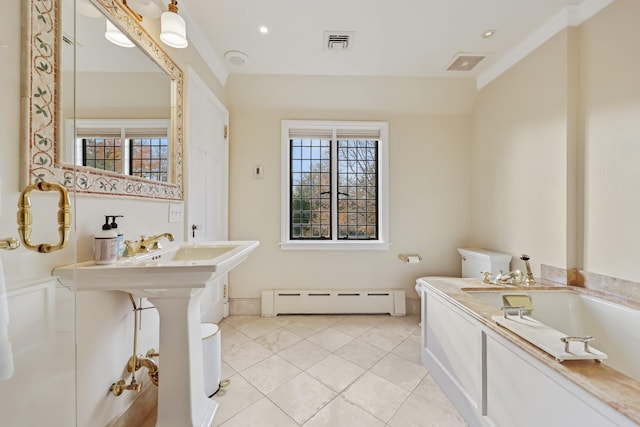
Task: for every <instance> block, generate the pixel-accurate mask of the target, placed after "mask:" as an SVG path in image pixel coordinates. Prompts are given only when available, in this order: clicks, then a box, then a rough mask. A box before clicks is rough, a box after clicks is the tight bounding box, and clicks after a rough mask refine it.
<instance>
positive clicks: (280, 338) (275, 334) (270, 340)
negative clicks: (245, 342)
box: [255, 328, 302, 353]
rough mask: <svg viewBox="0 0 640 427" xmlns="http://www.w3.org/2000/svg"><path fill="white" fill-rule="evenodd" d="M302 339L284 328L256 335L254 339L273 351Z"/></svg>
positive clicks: (275, 351)
mask: <svg viewBox="0 0 640 427" xmlns="http://www.w3.org/2000/svg"><path fill="white" fill-rule="evenodd" d="M301 340H302V337H300V336H298V335H296V334H294V333H293V332H290V331H288V330H286V329H284V328H278V329H276V330H273V331H271V332H267V333H266V334H264V335H262V336H260V337H258V338H256V339H255V341H256V342H257V343H258V344H260V345H262V346H263V347H264V348H267V349H269V350H271V351H273V352H274V353H277V352H279V351H281V350H284V349H285V348H287V347H291V346H292V345H293V344H295V343H297V342H299V341H301Z"/></svg>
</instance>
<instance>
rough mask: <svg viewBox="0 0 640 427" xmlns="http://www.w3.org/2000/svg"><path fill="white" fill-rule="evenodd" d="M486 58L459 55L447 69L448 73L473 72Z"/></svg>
mask: <svg viewBox="0 0 640 427" xmlns="http://www.w3.org/2000/svg"><path fill="white" fill-rule="evenodd" d="M484 58H485V55H478V54H472V53H458V54H456V56H455V58H453V61H451V63H450V64H449V66H448V67H447V71H471V70H473V69H474V68H475V66H476V65H478V64H479V63H480V61H482V60H483V59H484Z"/></svg>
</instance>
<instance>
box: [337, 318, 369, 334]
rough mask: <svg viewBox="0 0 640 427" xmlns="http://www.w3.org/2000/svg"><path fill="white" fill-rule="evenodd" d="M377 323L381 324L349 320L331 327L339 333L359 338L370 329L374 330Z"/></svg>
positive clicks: (362, 320) (360, 319)
mask: <svg viewBox="0 0 640 427" xmlns="http://www.w3.org/2000/svg"><path fill="white" fill-rule="evenodd" d="M377 323H379V322H371V321H367V320H366V319H362V318H353V319H352V318H347V319H344V320H342V321H340V322H338V323H336V324H334V325H332V326H331V327H332V328H333V329H335V330H337V331H340V332H342V333H345V334H347V335H351V336H352V337H354V338H357V337H359V336H360V335H362V334H364V333H365V332H367V331H368V330H369V329H371V328H373V327H374V326H375V324H377Z"/></svg>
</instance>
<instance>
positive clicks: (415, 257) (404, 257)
mask: <svg viewBox="0 0 640 427" xmlns="http://www.w3.org/2000/svg"><path fill="white" fill-rule="evenodd" d="M398 259H399V260H400V261H402V262H405V263H407V264H417V263H418V262H420V261H422V256H420V255H419V254H399V255H398Z"/></svg>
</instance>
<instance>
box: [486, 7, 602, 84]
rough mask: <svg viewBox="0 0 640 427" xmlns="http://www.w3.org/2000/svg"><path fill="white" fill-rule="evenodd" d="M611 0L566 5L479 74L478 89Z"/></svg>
mask: <svg viewBox="0 0 640 427" xmlns="http://www.w3.org/2000/svg"><path fill="white" fill-rule="evenodd" d="M613 1H614V0H586V1H584V2H582V3H581V4H579V5H568V6H567V7H565V8H564V9H562V10H561V11H560V12H558V13H557V14H556V15H555V16H553V17H552V18H551V19H549V20H548V21H547V22H546V23H545V24H544V25H543V26H542V27H540V28H538V30H536V31H535V32H534V33H533V34H531V35H530V36H529V37H527V38H526V39H525V40H524V41H523V42H522V43H520V44H519V45H518V46H516V47H515V48H514V49H512V50H510V51H509V52H507V53H506V54H505V55H504V56H503V57H502V58H500V60H498V62H496V63H495V64H494V65H493V66H492V67H490V68H488V69H487V70H486V71H484V72H483V73H482V74H480V75H479V76H478V77H477V78H476V86H477V88H478V90H480V89H482V88H483V87H485V86H486V85H488V84H489V83H491V82H492V81H493V80H495V79H496V78H498V77H499V76H500V75H501V74H502V73H504V72H505V71H507V70H508V69H510V68H511V67H513V66H514V65H515V64H516V63H517V62H519V61H520V60H521V59H523V58H524V57H526V56H527V55H529V54H530V53H531V52H533V51H534V50H535V49H537V48H538V47H540V46H541V45H542V44H543V43H544V42H546V41H547V40H549V39H550V38H551V37H553V36H555V35H556V34H558V33H559V32H560V31H562V30H564V29H565V28H567V27H576V26H578V25H580V24H582V23H583V22H585V21H586V20H588V19H589V18H591V17H592V16H593V15H595V14H596V13H598V12H600V11H601V10H602V9H604V8H605V7H607V6H608V5H609V4H611V3H613Z"/></svg>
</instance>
